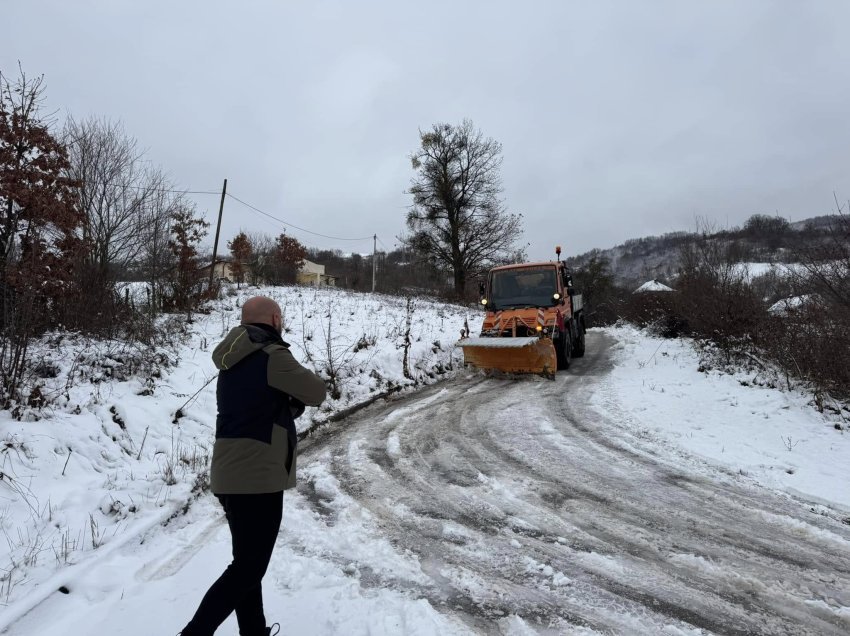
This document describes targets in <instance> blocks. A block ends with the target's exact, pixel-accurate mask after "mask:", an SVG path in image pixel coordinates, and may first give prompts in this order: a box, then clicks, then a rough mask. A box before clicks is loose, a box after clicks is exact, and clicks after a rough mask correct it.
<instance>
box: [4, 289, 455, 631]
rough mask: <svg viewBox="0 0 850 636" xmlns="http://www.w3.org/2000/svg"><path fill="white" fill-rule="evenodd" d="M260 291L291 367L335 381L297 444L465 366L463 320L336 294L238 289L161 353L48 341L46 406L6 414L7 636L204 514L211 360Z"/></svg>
mask: <svg viewBox="0 0 850 636" xmlns="http://www.w3.org/2000/svg"><path fill="white" fill-rule="evenodd" d="M258 292H261V293H264V294H266V295H269V296H271V297H273V298H275V299H276V300H278V302H279V304H280V305H281V307H282V308H283V312H284V326H285V330H286V333H284V339H285V340H286V341H287V342H289V343H290V344H291V349H292V351H293V353H294V355H295V356H296V358H297V359H299V360H301V361H302V362H303V363H304V364H305V365H306V366H308V367H311V368H313V369H315V370H316V371H317V372H319V373H320V374H321V375H323V376H324V377H325V378H328V379H330V377H331V376H333V377H334V382H333V383H332V384H333V386H334V387H335V389H336V390H335V391H334V397H332V398H330V399H328V400H327V401H326V402H325V404H323V405H322V407H321V408H320V409H312V408H308V409H307V411H306V412H305V414H304V416H303V417H302V418H300V419H299V420H298V427H299V431H302V432H303V431H304V430H305V429H307V428H308V427H311V426H317V425H321V424H322V423H323V422H325V421H327V420H328V418H329V417H331V416H333V415H334V414H336V413H339V412H340V411H343V410H345V409H348V408H350V407H352V406H354V405H357V404H360V403H363V402H365V401H367V400H369V399H370V398H372V397H374V396H376V395H379V394H384V393H390V392H398V391H399V390H404V389H408V390H409V389H411V388H413V387H414V386H417V385H422V384H428V383H432V382H434V381H436V380H438V379H440V378H441V377H444V376H445V375H446V374H448V373H451V372H452V370H453V369H455V368H456V367H457V365H458V361H459V360H461V359H462V356H461V354H460V353H459V352H458V351H456V350H455V349H454V347H453V345H454V342H455V341H456V340H457V339H458V337H459V335H460V331H461V329H462V328H463V326H464V322H465V320H466V315H467V314H466V311H465V310H463V309H462V308H460V307H455V306H450V305H444V304H442V303H436V302H432V301H428V300H422V299H415V301H414V302H413V304H412V306H411V308H410V309H411V310H410V312H408V307H407V305H406V303H405V300H404V299H402V298H396V297H391V296H381V295H375V296H372V295H366V294H354V293H350V292H347V291H343V290H335V289H327V288H323V289H321V290H316V289H311V288H299V287H291V288H271V289H262V290H248V289H245V288H243V289H242V290H240V291H238V292H237V291H236V290H235V289H231V290H229V292H228V293H227V294H225V295H224V298H223V300H221V301H218V302H216V303H213V304H212V305H211V311H210V312H209V313H206V314H196V315H195V316H194V322H193V323H192V324H190V325H185V324H184V323H185V318H184V317H176V318H171V319H170V323H169V324H170V325H171V331H172V335H173V338H174V340H175V341H178V342H179V344H177V345H176V346H167V345H163V346H161V347H160V348H158V349H157V350H156V351H155V352H153V354H152V355H151V354H150V352H145V351H143V349H142V348H141V347H127V346H124V345H122V344H121V343H109V342H106V343H104V342H93V341H91V340H89V339H86V338H83V337H79V336H75V335H73V334H71V335H68V334H51V335H50V336H49V337H47V338H45V341H44V342H43V343H42V344H41V345H40V346H39V347H38V351H37V353H36V356H35V357H36V359H38V360H40V362H41V365H42V367H43V368H45V369H47V370H48V371H49V372H48V373H45V374H44V375H47V376H53V377H46V378H44V379H43V381H42V383H41V389H40V390H41V392H42V394H43V395H45V396H47V397H48V398H49V399H50V400H51V404H50V405H49V406H48V407H47V408H46V409H44V410H43V411H40V412H39V411H37V410H36V409H29V410H27V411H25V412H24V413H23V421H15V420H13V419H12V418H11V416H10V413H9V412H7V411H2V412H0V471H2V478H0V532H2V534H3V538H4V539H5V541H3V542H2V544H0V600H2V602H3V604H4V605H5V609H4V610H3V611H2V612H0V629H2V628H3V627H5V626H6V625H8V624H9V622H10V621H12V620H14V619H15V618H16V617H18V616H20V615H21V614H22V613H23V612H25V611H26V610H28V609H29V608H30V607H32V606H34V605H35V604H37V603H38V602H39V601H40V600H41V599H43V598H46V597H47V596H49V595H51V594H54V593H55V592H56V590H58V589H59V588H60V587H62V586H63V585H69V584H70V582H71V581H73V580H75V579H77V578H78V577H79V575H80V573H81V572H84V571H88V570H89V568H91V567H93V564H94V563H95V562H97V561H98V559H101V558H103V557H104V556H105V555H108V554H109V553H110V552H111V551H113V550H115V549H119V548H121V547H122V546H124V545H126V544H132V543H134V542H136V543H138V541H139V539H140V537H143V536H147V535H146V534H145V533H148V531H149V530H150V529H151V528H160V527H162V524H163V523H165V522H167V521H168V520H169V519H172V520H173V519H174V518H176V517H180V516H181V515H182V513H183V511H185V510H187V509H189V508H190V507H192V506H195V505H197V501H196V499H197V497H198V496H199V495H200V494H201V493H202V491H203V488H202V485H203V483H204V481H205V479H206V474H207V467H208V461H209V454H210V452H211V449H212V442H213V436H214V427H215V382H214V381H211V382H210V383H209V384H206V383H207V382H208V381H209V380H213V379H214V377H215V374H216V370H215V368H214V366H213V364H212V360H211V358H210V355H211V353H212V350H213V348H214V347H215V345H216V344H218V342H219V341H220V339H221V338H222V337H223V335H224V334H225V333H227V331H228V330H229V329H230V328H231V327H234V326H236V325H237V324H238V323H239V312H240V306H241V303H242V301H243V300H244V299H245V298H247V297H248V296H250V295H254V294H256V293H258ZM231 294H232V295H231ZM408 319H409V323H410V343H409V351H408V357H409V361H408V369H407V374H405V370H404V368H403V365H402V362H403V356H404V347H405V334H406V332H407V324H408ZM183 330H185V333H181V332H182V331H183ZM406 375H407V376H409V377H405V376H406ZM205 384H206V387H205V388H203V389H202V387H204V385H205ZM198 390H200V393H198V394H197V395H196V396H195V397H194V398H193V397H192V396H194V395H195V393H196V392H197V391H198ZM187 401H188V404H186V403H187ZM184 405H185V406H184ZM181 407H182V409H181ZM178 409H181V412H180V413H179V415H181V417H175V415H177V414H178ZM201 501H202V502H204V506H206V508H210V509H211V506H210V505H209V502H207V501H206V499H205V498H203V499H202V500H201ZM172 522H173V521H172ZM78 633H79V634H81V635H82V634H87V633H88V632H87V631H85V630H83V631H80V632H78Z"/></svg>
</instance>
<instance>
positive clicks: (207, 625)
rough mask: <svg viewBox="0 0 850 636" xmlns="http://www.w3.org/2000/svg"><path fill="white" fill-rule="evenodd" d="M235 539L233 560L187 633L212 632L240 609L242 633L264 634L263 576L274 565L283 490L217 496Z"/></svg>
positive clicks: (238, 617)
mask: <svg viewBox="0 0 850 636" xmlns="http://www.w3.org/2000/svg"><path fill="white" fill-rule="evenodd" d="M218 499H219V501H221V503H222V505H223V506H224V513H225V515H226V516H227V523H228V525H229V526H230V535H231V537H232V539H233V562H232V563H231V564H230V565H228V566H227V569H226V570H225V571H224V573H223V574H222V575H221V576H220V577H219V578H218V580H217V581H216V582H215V583H213V584H212V587H210V589H209V590H208V591H207V593H206V595H205V596H204V598H203V600H202V601H201V605H200V606H199V607H198V611H197V612H195V616H194V617H193V618H192V620H191V621H189V624H188V625H186V627H185V628H184V629H183V631H182V632H181V633H182V634H183V635H184V636H213V634H214V633H215V630H216V628H217V627H218V626H219V625H221V624H222V623H223V622H224V620H225V619H226V618H227V617H228V616H230V613H231V612H233V611H235V612H236V620H237V621H238V623H239V633H240V635H241V636H261V635H262V636H265V633H266V632H265V628H266V617H265V614H264V613H263V588H262V580H263V575H264V574H265V573H266V568H268V566H269V560H270V559H271V556H272V551H273V550H274V544H275V540H276V539H277V533H278V531H279V530H280V521H281V517H282V515H283V492H282V491H281V492H273V493H268V494H261V495H218Z"/></svg>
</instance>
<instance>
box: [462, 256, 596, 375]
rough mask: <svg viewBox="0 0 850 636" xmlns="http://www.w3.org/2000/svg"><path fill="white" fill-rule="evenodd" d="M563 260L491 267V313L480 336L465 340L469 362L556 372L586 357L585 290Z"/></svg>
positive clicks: (485, 295)
mask: <svg viewBox="0 0 850 636" xmlns="http://www.w3.org/2000/svg"><path fill="white" fill-rule="evenodd" d="M555 253H556V254H557V255H558V260H557V261H550V262H548V263H521V264H516V265H505V266H503V267H495V268H493V269H491V270H490V273H489V274H488V276H487V282H486V283H481V285H480V288H479V291H480V294H481V304H482V305H483V306H484V309H485V311H486V315H485V317H484V324H483V326H482V327H481V335H480V336H479V337H478V338H462V339H461V340H460V341H459V342H458V343H457V344H458V346H459V347H462V348H463V359H464V363H465V364H470V365H472V366H474V367H478V368H480V369H488V370H497V371H504V372H507V373H540V374H543V375H550V376H551V375H554V373H555V371H556V370H558V369H566V368H568V367H569V366H570V359H571V358H580V357H582V356H583V355H584V333H585V324H584V312H583V311H582V299H581V294H577V293H576V292H575V290H574V289H573V279H572V275H571V274H570V270H569V268H568V267H567V266H566V264H565V263H563V262H561V259H560V256H561V248H560V247H557V248H555Z"/></svg>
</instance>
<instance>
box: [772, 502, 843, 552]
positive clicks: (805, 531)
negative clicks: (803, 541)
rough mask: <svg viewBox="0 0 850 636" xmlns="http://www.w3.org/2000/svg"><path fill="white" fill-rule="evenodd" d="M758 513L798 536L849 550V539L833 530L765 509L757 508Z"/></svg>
mask: <svg viewBox="0 0 850 636" xmlns="http://www.w3.org/2000/svg"><path fill="white" fill-rule="evenodd" d="M758 515H759V516H760V517H761V518H762V519H764V520H765V521H766V522H768V523H770V524H773V525H781V526H784V527H786V528H788V529H790V530H791V532H792V533H793V534H796V535H797V536H799V537H806V538H818V539H821V540H822V541H828V542H830V543H834V544H835V546H836V547H837V548H838V549H840V550H850V541H847V540H846V539H845V538H844V537H841V536H839V535H837V534H835V533H834V532H830V531H829V530H826V529H823V528H818V527H817V526H813V525H811V524H809V523H806V522H805V521H800V520H799V519H795V518H793V517H789V516H788V515H777V514H774V513H772V512H767V511H766V510H759V511H758Z"/></svg>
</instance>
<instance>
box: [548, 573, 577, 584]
mask: <svg viewBox="0 0 850 636" xmlns="http://www.w3.org/2000/svg"><path fill="white" fill-rule="evenodd" d="M572 582H573V580H572V579H571V578H570V577H568V576H567V575H566V574H564V573H563V572H555V575H554V576H553V577H552V584H553V585H556V586H561V585H570V584H572Z"/></svg>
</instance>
